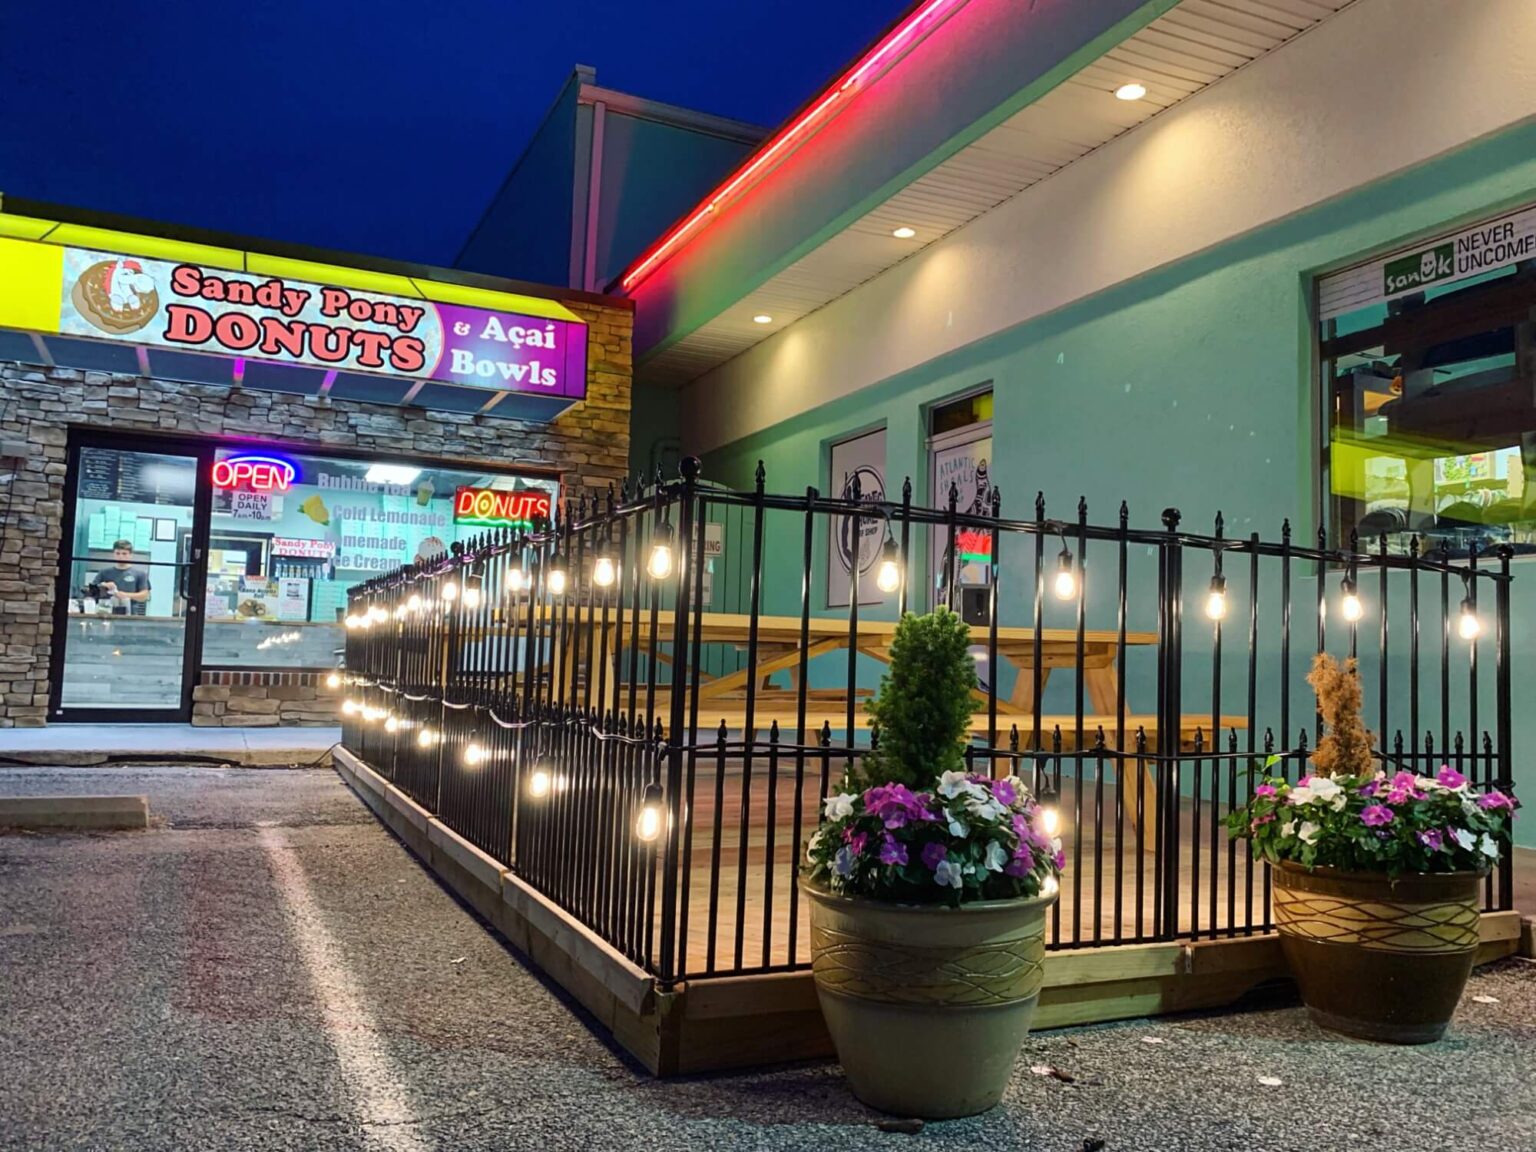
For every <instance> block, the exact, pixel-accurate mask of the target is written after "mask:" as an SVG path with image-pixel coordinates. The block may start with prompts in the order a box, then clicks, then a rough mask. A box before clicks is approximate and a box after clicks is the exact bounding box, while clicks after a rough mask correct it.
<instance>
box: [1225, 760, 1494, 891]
mask: <svg viewBox="0 0 1536 1152" xmlns="http://www.w3.org/2000/svg"><path fill="white" fill-rule="evenodd" d="M1278 760H1279V757H1272V758H1271V760H1270V762H1269V764H1268V765H1266V767H1271V766H1273V765H1274V764H1275V763H1276V762H1277V761H1278ZM1515 807H1516V803H1515V800H1514V798H1513V797H1512V796H1509V795H1506V794H1505V793H1503V792H1500V791H1499V790H1498V789H1496V788H1490V789H1487V790H1485V791H1481V792H1479V791H1477V790H1476V789H1474V788H1473V787H1471V785H1470V783H1469V782H1468V780H1467V778H1466V777H1465V776H1463V775H1462V774H1461V773H1460V772H1457V771H1456V770H1455V769H1454V768H1452V767H1450V766H1449V765H1442V766H1441V768H1440V770H1439V772H1437V773H1436V774H1435V775H1434V776H1419V775H1415V774H1414V773H1412V772H1397V773H1395V774H1394V775H1391V776H1389V775H1387V773H1385V772H1382V771H1374V772H1368V773H1365V774H1361V775H1348V776H1339V775H1335V776H1321V775H1318V776H1303V777H1302V778H1301V779H1300V780H1298V781H1297V782H1296V783H1294V784H1292V783H1290V782H1288V781H1286V780H1285V779H1283V778H1282V777H1278V776H1269V777H1266V778H1265V779H1264V782H1263V783H1261V784H1260V785H1258V787H1256V788H1255V789H1254V796H1253V799H1252V800H1250V801H1249V802H1248V803H1247V804H1246V805H1245V806H1244V807H1242V808H1239V809H1237V810H1236V811H1234V812H1232V814H1231V815H1230V816H1228V818H1227V831H1228V833H1230V834H1231V835H1232V836H1234V837H1239V838H1246V839H1248V840H1251V841H1252V843H1253V854H1254V856H1255V857H1257V858H1258V859H1262V860H1268V861H1269V862H1270V863H1271V864H1278V863H1280V862H1281V861H1292V862H1294V863H1297V864H1300V865H1301V866H1302V867H1304V868H1314V867H1318V866H1324V867H1328V868H1338V869H1342V870H1344V871H1349V872H1384V873H1386V874H1387V875H1388V876H1401V875H1403V874H1405V873H1413V872H1482V871H1486V870H1487V869H1489V868H1491V867H1492V866H1493V865H1494V863H1495V862H1496V861H1497V860H1498V858H1499V855H1500V853H1501V851H1502V850H1503V847H1504V845H1505V844H1507V843H1508V842H1509V832H1510V817H1511V816H1512V815H1513V813H1514V810H1515Z"/></svg>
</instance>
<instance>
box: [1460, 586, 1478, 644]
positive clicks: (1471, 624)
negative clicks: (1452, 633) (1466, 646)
mask: <svg viewBox="0 0 1536 1152" xmlns="http://www.w3.org/2000/svg"><path fill="white" fill-rule="evenodd" d="M1456 633H1457V635H1459V636H1460V637H1461V638H1462V639H1463V640H1476V639H1477V638H1478V637H1479V636H1481V635H1482V633H1483V622H1482V621H1481V620H1479V619H1478V618H1477V605H1476V604H1474V603H1473V602H1472V597H1470V596H1468V597H1467V598H1466V599H1465V600H1463V601H1462V602H1461V617H1460V619H1458V620H1457V622H1456Z"/></svg>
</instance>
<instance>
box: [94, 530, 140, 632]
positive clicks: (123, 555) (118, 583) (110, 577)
mask: <svg viewBox="0 0 1536 1152" xmlns="http://www.w3.org/2000/svg"><path fill="white" fill-rule="evenodd" d="M93 583H96V584H100V585H101V589H102V591H103V592H105V593H106V594H107V595H108V596H109V597H111V599H112V613H113V615H115V616H127V615H130V614H131V615H134V616H142V615H144V609H145V604H146V602H147V601H148V600H149V573H148V572H146V571H144V569H142V568H135V567H133V541H132V540H119V541H117V542H116V543H115V544H113V545H112V567H110V568H103V569H102V570H101V571H100V572H98V573H96V579H95V580H94V581H93Z"/></svg>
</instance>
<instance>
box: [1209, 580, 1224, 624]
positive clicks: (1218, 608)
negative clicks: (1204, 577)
mask: <svg viewBox="0 0 1536 1152" xmlns="http://www.w3.org/2000/svg"><path fill="white" fill-rule="evenodd" d="M1205 614H1206V615H1207V616H1209V617H1210V618H1211V619H1212V620H1223V619H1225V618H1226V615H1227V578H1226V577H1225V576H1223V575H1222V574H1221V573H1219V572H1218V573H1217V574H1216V575H1214V576H1212V577H1211V590H1210V592H1209V594H1208V595H1207V596H1206V598H1205Z"/></svg>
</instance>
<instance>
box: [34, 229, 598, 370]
mask: <svg viewBox="0 0 1536 1152" xmlns="http://www.w3.org/2000/svg"><path fill="white" fill-rule="evenodd" d="M62 252H63V264H64V269H63V272H64V275H63V294H62V295H63V299H62V301H61V303H60V314H59V327H58V331H59V332H61V333H63V334H65V335H72V336H86V337H94V338H97V339H101V338H109V339H117V340H127V341H131V342H132V343H136V344H150V345H155V346H158V347H164V348H172V349H178V350H181V351H187V352H213V353H217V354H221V355H227V356H243V357H248V358H250V359H253V360H271V361H276V362H280V363H288V364H305V365H310V366H312V367H317V368H327V369H336V370H338V371H351V372H367V373H373V374H377V375H384V376H402V377H409V378H412V379H423V378H425V379H428V380H438V381H442V382H444V383H449V384H459V385H467V386H470V387H476V388H487V389H495V390H497V391H506V392H522V393H533V394H542V395H548V396H562V397H568V398H571V399H580V398H582V397H583V396H585V395H586V326H585V325H584V324H582V323H581V322H580V321H579V320H576V319H574V318H573V319H555V318H549V317H544V316H534V315H522V314H519V313H514V312H499V311H492V310H489V309H484V308H471V307H466V306H463V305H458V304H444V303H438V302H435V301H431V300H423V299H408V298H405V297H400V296H387V295H382V294H379V293H375V292H365V291H362V290H359V289H356V288H344V287H339V286H336V285H326V284H313V283H307V282H304V281H300V280H293V279H290V278H288V277H283V276H261V275H253V274H251V273H246V272H236V271H230V270H227V269H222V268H210V267H205V266H202V265H198V264H190V263H172V262H168V261H163V260H151V259H148V258H144V257H135V256H122V255H114V254H112V253H106V252H93V251H88V250H86V249H81V248H63V249H62ZM561 311H563V309H562V310H561Z"/></svg>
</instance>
